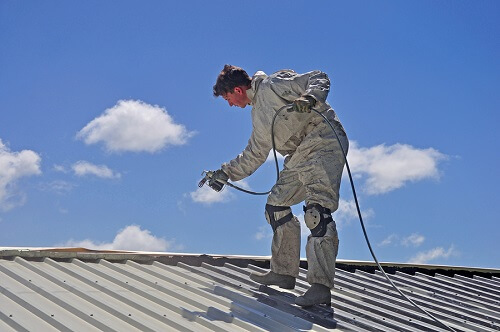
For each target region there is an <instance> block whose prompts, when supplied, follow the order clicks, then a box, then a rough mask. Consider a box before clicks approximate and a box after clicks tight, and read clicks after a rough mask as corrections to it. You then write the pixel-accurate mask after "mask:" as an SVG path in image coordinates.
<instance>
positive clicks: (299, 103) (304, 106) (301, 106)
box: [292, 95, 316, 113]
mask: <svg viewBox="0 0 500 332" xmlns="http://www.w3.org/2000/svg"><path fill="white" fill-rule="evenodd" d="M314 105H316V99H314V98H313V97H312V96H310V95H303V96H300V97H299V98H297V99H295V100H294V101H293V104H292V110H293V111H295V112H299V113H309V112H311V109H312V108H313V107H314Z"/></svg>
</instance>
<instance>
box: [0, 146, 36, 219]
mask: <svg viewBox="0 0 500 332" xmlns="http://www.w3.org/2000/svg"><path fill="white" fill-rule="evenodd" d="M41 160H42V159H41V158H40V156H39V155H38V154H37V153H36V152H34V151H31V150H22V151H21V152H11V151H10V150H9V148H8V147H7V146H6V145H5V144H3V142H2V140H1V139H0V209H2V210H4V211H6V210H10V209H12V208H14V207H16V206H20V205H23V204H24V202H25V200H26V195H25V194H24V193H22V192H20V191H17V190H16V183H17V181H18V180H19V179H20V178H22V177H27V176H32V175H38V174H41V173H42V171H41V170H40V163H41Z"/></svg>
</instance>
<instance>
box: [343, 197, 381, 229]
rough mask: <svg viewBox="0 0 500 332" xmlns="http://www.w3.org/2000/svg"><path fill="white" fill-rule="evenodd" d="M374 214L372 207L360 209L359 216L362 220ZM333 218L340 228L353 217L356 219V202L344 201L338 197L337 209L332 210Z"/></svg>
mask: <svg viewBox="0 0 500 332" xmlns="http://www.w3.org/2000/svg"><path fill="white" fill-rule="evenodd" d="M374 215H375V212H374V211H373V209H368V210H363V211H361V216H362V217H363V221H364V220H367V219H369V218H371V217H373V216H374ZM333 218H334V219H335V222H336V224H337V227H338V228H339V229H341V228H342V227H343V226H344V225H347V224H349V223H350V221H351V220H353V219H358V210H357V209H356V202H355V201H354V200H350V201H346V200H344V199H340V201H339V207H338V209H337V211H335V212H334V214H333Z"/></svg>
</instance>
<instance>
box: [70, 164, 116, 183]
mask: <svg viewBox="0 0 500 332" xmlns="http://www.w3.org/2000/svg"><path fill="white" fill-rule="evenodd" d="M71 168H72V169H73V172H75V175H78V176H84V175H89V174H90V175H95V176H97V177H100V178H104V179H117V178H120V177H121V174H120V173H116V172H113V170H111V169H110V168H108V167H107V166H105V165H94V164H92V163H89V162H88V161H82V160H80V161H78V162H76V163H74V164H73V166H71Z"/></svg>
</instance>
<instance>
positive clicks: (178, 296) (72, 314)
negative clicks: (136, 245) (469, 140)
mask: <svg viewBox="0 0 500 332" xmlns="http://www.w3.org/2000/svg"><path fill="white" fill-rule="evenodd" d="M0 256H2V255H0ZM35 256H36V255H35ZM35 256H33V255H26V254H19V255H6V254H4V255H3V258H0V331H57V330H59V331H170V330H179V331H240V330H241V331H309V330H311V331H327V330H331V329H337V330H346V331H347V330H352V331H381V332H382V331H383V332H386V331H446V330H445V329H443V328H442V327H439V326H438V325H437V324H436V323H435V322H434V321H432V320H431V319H429V318H428V317H426V316H425V315H423V314H422V313H421V312H420V311H418V310H417V309H415V308H414V307H412V305H411V304H409V303H407V302H406V301H405V300H403V299H401V297H400V296H399V295H398V294H397V293H396V292H395V291H394V290H393V289H391V287H390V285H389V284H388V283H387V281H386V280H385V279H384V277H383V276H382V275H381V273H379V272H375V273H369V272H364V271H362V270H359V269H358V270H355V271H347V270H346V269H342V268H337V271H336V273H337V274H336V286H335V289H334V290H333V291H332V307H331V308H330V307H324V306H315V307H312V308H309V309H307V310H306V309H303V308H300V307H297V306H295V305H294V299H295V297H296V296H299V295H301V294H303V292H305V291H306V290H307V288H308V284H307V282H306V281H305V273H306V270H304V269H301V272H300V278H299V280H298V282H297V285H296V288H295V289H294V290H282V289H280V288H275V287H266V286H261V285H258V284H256V283H254V282H253V281H251V280H250V279H249V277H248V276H249V274H250V273H251V272H252V271H259V272H260V271H266V270H265V269H263V268H261V267H258V266H256V265H252V264H249V265H245V264H243V265H242V264H241V261H240V260H237V259H235V260H234V263H231V262H232V260H230V259H228V260H226V263H225V264H223V265H221V264H219V262H218V261H217V260H210V259H207V260H206V261H207V262H203V263H201V264H198V263H199V260H196V259H195V260H192V262H190V261H189V260H185V261H184V262H183V261H181V260H180V259H179V258H178V257H175V255H174V256H172V255H170V256H168V257H156V256H155V257H150V258H149V259H145V260H144V259H136V256H134V255H129V256H127V255H122V256H123V257H122V256H113V254H108V255H107V256H102V255H101V256H96V255H88V256H82V255H80V256H75V255H73V256H72V255H68V254H66V255H65V254H61V253H53V254H51V253H45V254H43V255H41V256H42V257H38V258H37V257H35ZM72 257H73V258H72ZM99 257H101V258H99ZM103 257H104V258H103ZM206 257H208V256H206ZM95 258H96V259H95ZM127 258H129V259H127ZM117 259H119V260H117ZM248 261H249V262H250V263H252V260H247V262H248ZM255 263H259V262H257V261H256V262H255ZM172 264H173V265H172ZM236 264H237V265H240V266H237V265H236ZM492 271H493V272H494V273H492V274H491V275H489V276H488V273H487V272H484V273H481V275H483V277H481V276H478V275H475V276H473V277H465V276H461V275H459V274H455V275H454V276H446V275H443V274H439V273H438V274H435V275H429V274H427V273H426V274H424V273H420V272H416V273H415V274H408V273H403V272H398V271H396V273H394V274H391V275H390V276H391V279H392V280H393V281H394V282H395V283H396V284H397V285H398V286H399V287H400V288H401V289H402V291H403V292H404V293H405V294H407V295H408V296H409V297H410V298H411V299H412V300H413V301H415V302H416V303H417V304H419V305H421V306H422V307H424V308H425V309H426V310H428V311H429V312H430V313H432V314H433V315H434V316H436V317H438V318H439V319H441V320H443V321H444V322H446V323H447V324H449V325H450V326H451V327H453V328H454V329H456V330H457V331H500V279H499V278H498V275H499V274H498V273H499V271H498V270H492ZM469 272H470V271H469ZM484 276H486V277H484Z"/></svg>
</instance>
